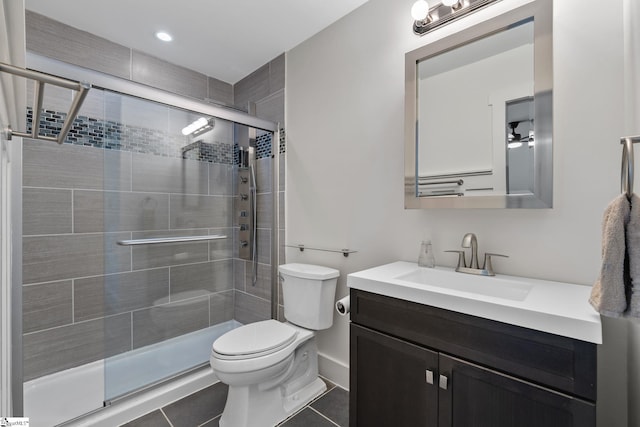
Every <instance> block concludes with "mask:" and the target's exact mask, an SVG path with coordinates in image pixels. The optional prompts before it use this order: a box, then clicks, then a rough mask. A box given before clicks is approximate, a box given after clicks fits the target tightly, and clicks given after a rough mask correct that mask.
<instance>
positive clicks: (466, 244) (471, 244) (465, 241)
mask: <svg viewBox="0 0 640 427" xmlns="http://www.w3.org/2000/svg"><path fill="white" fill-rule="evenodd" d="M462 247H463V248H471V265H470V266H469V267H471V268H478V238H477V237H476V235H475V234H473V233H467V234H465V235H464V237H463V238H462ZM465 267H466V266H465Z"/></svg>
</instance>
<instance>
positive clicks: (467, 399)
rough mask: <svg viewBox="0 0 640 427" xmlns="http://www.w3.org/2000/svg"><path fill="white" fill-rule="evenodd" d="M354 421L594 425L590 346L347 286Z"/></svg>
mask: <svg viewBox="0 0 640 427" xmlns="http://www.w3.org/2000/svg"><path fill="white" fill-rule="evenodd" d="M350 334H351V335H350V409H349V412H350V420H349V421H350V423H349V425H350V426H351V427H375V426H394V427H401V426H411V427H419V426H425V427H432V426H433V427H435V426H438V427H445V426H446V427H448V426H457V427H470V426H477V427H507V426H508V427H529V426H530V427H541V426H544V427H590V426H595V418H596V417H595V412H596V411H595V399H596V345H595V344H592V343H587V342H584V341H580V340H575V339H572V338H567V337H562V336H558V335H553V334H548V333H544V332H540V331H535V330H532V329H527V328H522V327H518V326H513V325H508V324H504V323H500V322H496V321H492V320H488V319H484V318H479V317H475V316H470V315H466V314H461V313H456V312H453V311H449V310H443V309H439V308H435V307H431V306H427V305H423V304H417V303H414V302H409V301H404V300H400V299H396V298H391V297H386V296H382V295H378V294H373V293H369V292H365V291H362V290H358V289H351V326H350Z"/></svg>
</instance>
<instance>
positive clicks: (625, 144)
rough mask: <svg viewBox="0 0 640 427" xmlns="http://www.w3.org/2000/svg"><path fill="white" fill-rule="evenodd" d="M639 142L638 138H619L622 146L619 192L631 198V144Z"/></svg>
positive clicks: (632, 163) (639, 137)
mask: <svg viewBox="0 0 640 427" xmlns="http://www.w3.org/2000/svg"><path fill="white" fill-rule="evenodd" d="M636 142H640V136H625V137H622V138H620V144H622V165H621V168H620V191H621V192H622V193H624V194H626V195H627V198H631V195H632V194H633V172H634V171H633V165H634V159H633V144H635V143H636Z"/></svg>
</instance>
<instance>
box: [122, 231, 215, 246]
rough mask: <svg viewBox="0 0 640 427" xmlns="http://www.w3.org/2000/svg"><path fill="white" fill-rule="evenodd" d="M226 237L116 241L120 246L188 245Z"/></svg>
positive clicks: (209, 236) (213, 235) (179, 237)
mask: <svg viewBox="0 0 640 427" xmlns="http://www.w3.org/2000/svg"><path fill="white" fill-rule="evenodd" d="M226 238H227V236H223V235H221V234H212V235H207V236H178V237H153V238H149V239H133V240H118V242H117V243H118V245H120V246H139V245H158V244H161V243H189V242H206V241H209V240H222V239H226Z"/></svg>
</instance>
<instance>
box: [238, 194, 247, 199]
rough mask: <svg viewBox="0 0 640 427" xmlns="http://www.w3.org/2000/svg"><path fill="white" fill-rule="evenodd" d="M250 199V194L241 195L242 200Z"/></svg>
mask: <svg viewBox="0 0 640 427" xmlns="http://www.w3.org/2000/svg"><path fill="white" fill-rule="evenodd" d="M248 198H249V195H248V194H241V195H240V200H247V199H248Z"/></svg>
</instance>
